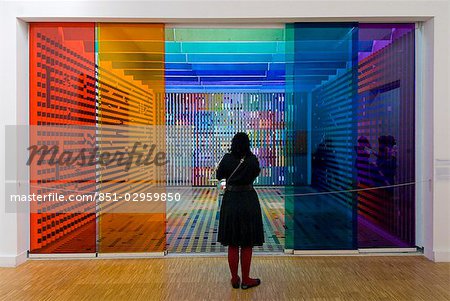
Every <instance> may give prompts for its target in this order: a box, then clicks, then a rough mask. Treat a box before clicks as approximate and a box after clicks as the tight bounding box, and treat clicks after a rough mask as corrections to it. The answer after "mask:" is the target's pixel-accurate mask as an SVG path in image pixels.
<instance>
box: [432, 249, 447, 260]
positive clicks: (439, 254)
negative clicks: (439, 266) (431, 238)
mask: <svg viewBox="0 0 450 301" xmlns="http://www.w3.org/2000/svg"><path fill="white" fill-rule="evenodd" d="M434 262H450V251H434Z"/></svg>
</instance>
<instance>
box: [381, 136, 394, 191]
mask: <svg viewBox="0 0 450 301" xmlns="http://www.w3.org/2000/svg"><path fill="white" fill-rule="evenodd" d="M396 145H397V142H396V141H395V138H394V137H393V136H391V135H388V136H380V137H378V155H377V166H378V170H379V172H380V174H381V177H382V180H383V182H384V183H385V184H386V185H393V184H394V178H395V174H396V172H397V150H396V148H395V146H396Z"/></svg>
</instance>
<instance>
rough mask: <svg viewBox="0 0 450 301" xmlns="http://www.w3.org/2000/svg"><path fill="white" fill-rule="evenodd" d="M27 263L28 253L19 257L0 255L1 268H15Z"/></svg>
mask: <svg viewBox="0 0 450 301" xmlns="http://www.w3.org/2000/svg"><path fill="white" fill-rule="evenodd" d="M25 261H27V251H23V252H22V253H20V254H18V255H0V267H4V268H15V267H17V266H19V265H21V264H22V263H24V262H25Z"/></svg>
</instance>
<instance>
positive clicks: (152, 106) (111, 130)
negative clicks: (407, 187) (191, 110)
mask: <svg viewBox="0 0 450 301" xmlns="http://www.w3.org/2000/svg"><path fill="white" fill-rule="evenodd" d="M96 47H97V64H98V103H99V104H98V118H99V133H98V137H99V149H100V151H99V152H100V156H104V158H109V157H111V156H114V155H117V154H124V156H125V157H124V158H127V157H126V156H129V157H128V158H130V157H131V155H130V154H133V150H135V153H134V157H131V158H132V159H131V160H132V163H131V164H130V165H129V166H127V165H126V164H125V165H121V164H119V162H118V161H120V160H119V159H116V160H111V161H112V163H110V164H100V171H99V173H100V193H101V196H102V198H101V199H99V202H98V203H99V214H100V218H99V225H98V231H99V244H98V251H99V252H101V253H118V252H121V253H123V252H124V253H128V252H156V251H159V252H160V251H164V250H165V248H166V237H165V215H166V206H165V202H162V201H154V200H153V201H150V200H149V198H148V197H147V196H148V194H150V195H151V196H152V197H154V196H155V194H159V195H161V194H163V193H165V192H166V191H165V188H164V186H163V185H164V183H165V166H164V165H162V166H161V165H160V166H158V165H156V164H148V165H146V164H140V165H139V164H138V163H137V159H138V158H139V156H138V154H136V153H141V154H142V158H141V159H142V160H144V159H145V158H147V156H149V153H150V149H151V148H152V147H153V149H155V150H157V151H158V152H162V153H164V154H165V148H166V140H165V128H164V126H165V117H164V116H165V114H164V113H165V103H164V98H163V97H162V96H163V95H164V25H162V24H161V25H160V24H111V23H108V24H103V23H99V24H97V39H96ZM144 146H147V148H145V147H144ZM116 158H119V157H116ZM152 159H153V157H151V159H150V160H152ZM129 160H130V159H129ZM106 161H107V160H105V162H106ZM154 199H155V198H154Z"/></svg>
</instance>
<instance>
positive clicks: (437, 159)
mask: <svg viewBox="0 0 450 301" xmlns="http://www.w3.org/2000/svg"><path fill="white" fill-rule="evenodd" d="M0 5H1V7H0V11H1V13H2V15H1V16H0V17H1V26H0V36H1V37H2V42H1V43H0V47H1V53H0V66H1V69H0V70H1V71H0V76H1V80H0V88H1V91H2V98H1V102H2V106H1V109H0V126H1V127H2V130H1V131H0V141H1V143H0V158H2V159H1V160H0V170H4V169H5V162H4V159H3V158H4V157H5V155H4V154H5V147H8V146H7V145H5V143H4V141H5V139H4V133H5V132H4V126H5V125H13V124H27V123H28V111H27V109H28V105H27V104H28V99H27V94H28V68H27V64H28V62H27V51H28V47H27V34H26V31H27V30H26V24H25V23H24V22H20V21H18V20H17V18H20V19H22V20H25V21H135V22H163V23H178V22H181V23H190V22H195V23H202V22H203V23H230V22H231V23H267V22H270V23H276V22H280V23H285V22H294V21H365V22H370V21H378V22H389V21H391V22H395V21H405V22H406V21H408V22H409V21H425V23H424V40H425V42H426V43H425V45H424V48H425V49H424V51H425V53H426V55H424V61H423V63H424V64H423V72H424V76H423V77H424V79H425V82H424V85H423V87H422V88H423V89H422V94H423V95H422V96H423V100H424V106H425V108H424V112H423V116H422V117H423V121H424V128H423V129H420V130H423V135H424V141H423V142H422V143H423V145H424V149H423V152H422V158H423V160H419V161H420V164H421V168H422V171H423V175H422V178H426V177H428V176H429V177H432V179H433V180H432V182H431V185H430V186H429V189H427V188H424V191H423V192H422V195H421V197H423V198H424V200H423V218H424V225H425V229H424V240H423V241H424V247H425V254H426V256H427V257H428V258H430V259H433V260H436V261H450V225H449V222H448V219H449V218H450V167H448V168H447V167H445V166H443V165H445V164H446V163H447V161H442V160H449V162H450V135H449V129H450V98H449V95H450V81H449V70H450V61H449V49H450V31H449V25H450V23H449V19H450V5H449V2H448V1H447V0H440V1H428V0H417V1H404V0H390V1H378V0H373V1H367V0H359V1H342V0H332V1H320V0H317V1H301V0H298V1H276V0H271V1H257V0H254V1H223V0H210V1H189V0H184V1H171V0H167V1H142V2H128V1H124V2H120V1H79V2H73V1H47V2H44V1H27V2H26V1H8V2H1V3H0ZM380 16H383V17H380ZM6 172H8V171H6ZM20 172H25V171H20ZM436 173H439V174H441V173H442V174H444V175H442V176H437V174H436ZM445 174H446V176H445ZM4 183H5V174H4V173H3V172H2V173H0V266H2V265H3V266H8V265H9V266H14V265H17V264H19V263H20V262H22V261H23V260H24V259H25V258H24V255H25V253H24V252H26V250H27V249H28V244H29V243H28V236H29V234H28V232H29V231H28V227H29V226H28V223H29V222H28V214H14V213H8V214H5V210H4V207H5V205H4V204H5V199H4V189H5V186H4ZM25 186H26V185H25ZM18 189H19V185H18ZM20 189H26V187H24V185H23V184H22V185H20Z"/></svg>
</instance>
